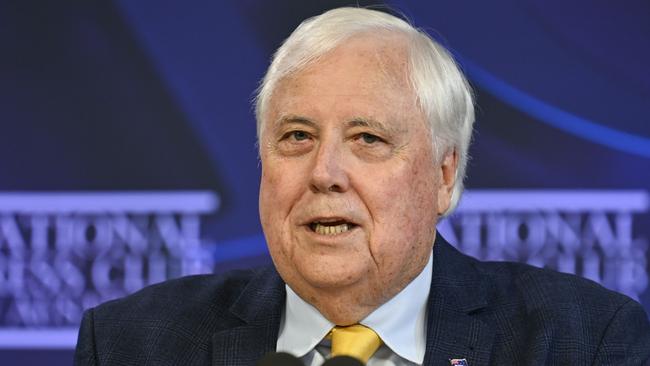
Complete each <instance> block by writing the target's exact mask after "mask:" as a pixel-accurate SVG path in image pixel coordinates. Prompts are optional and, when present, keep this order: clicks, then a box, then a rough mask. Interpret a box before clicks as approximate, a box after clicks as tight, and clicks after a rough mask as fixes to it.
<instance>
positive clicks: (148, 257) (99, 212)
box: [0, 192, 219, 345]
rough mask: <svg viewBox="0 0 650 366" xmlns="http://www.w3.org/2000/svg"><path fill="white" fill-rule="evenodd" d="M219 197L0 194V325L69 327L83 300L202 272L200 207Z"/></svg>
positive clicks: (205, 255)
mask: <svg viewBox="0 0 650 366" xmlns="http://www.w3.org/2000/svg"><path fill="white" fill-rule="evenodd" d="M218 206H219V198H218V196H217V195H216V194H215V193H212V192H122V193H120V192H110V193H109V192H105V193H101V192H100V193H2V194H0V330H1V329H2V328H5V329H7V328H9V329H11V332H12V334H13V335H14V337H13V338H16V332H17V331H19V330H20V329H34V328H36V327H38V328H41V329H52V328H66V327H70V328H74V329H76V327H77V326H78V324H79V322H80V319H81V315H82V312H83V310H84V309H86V308H89V307H92V306H95V305H97V304H99V303H102V302H104V301H107V300H111V299H114V298H117V297H121V296H125V295H128V294H130V293H132V292H135V291H137V290H139V289H140V288H142V287H144V286H147V285H150V284H154V283H157V282H161V281H164V280H167V279H170V278H174V277H180V276H184V275H190V274H198V273H210V272H211V271H212V269H213V263H212V253H211V251H207V250H205V249H204V248H203V247H202V246H201V217H202V215H208V214H212V213H214V212H215V211H216V210H217V209H218ZM4 336H7V334H0V344H1V343H3V341H4V340H3V339H4V338H3V337H4ZM5 338H6V337H5ZM10 338H11V337H10ZM18 338H20V337H18ZM73 344H74V343H72V345H73Z"/></svg>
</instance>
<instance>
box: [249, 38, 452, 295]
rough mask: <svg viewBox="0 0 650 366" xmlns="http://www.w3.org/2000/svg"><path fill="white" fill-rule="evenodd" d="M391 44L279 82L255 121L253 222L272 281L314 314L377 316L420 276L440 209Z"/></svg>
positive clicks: (446, 179)
mask: <svg viewBox="0 0 650 366" xmlns="http://www.w3.org/2000/svg"><path fill="white" fill-rule="evenodd" d="M399 40H400V39H399V38H397V37H389V38H383V39H380V38H371V37H368V36H366V37H357V38H353V39H352V40H350V41H348V42H346V43H345V44H344V45H343V46H340V47H338V48H336V49H334V50H333V51H331V52H329V53H328V54H326V55H325V56H324V57H322V58H321V59H319V60H318V61H316V62H315V63H313V64H311V65H309V66H308V67H306V68H304V69H302V70H301V71H299V72H297V73H295V74H293V75H291V76H289V77H287V78H285V79H283V80H282V81H281V82H280V83H279V85H278V86H277V88H276V90H275V92H274V94H273V96H272V97H271V99H270V102H269V108H268V110H267V111H266V113H265V115H264V116H263V119H264V124H265V125H264V128H263V132H262V135H261V137H260V154H261V160H262V181H261V187H260V217H261V222H262V226H263V228H264V233H265V235H266V239H267V243H268V246H269V251H270V253H271V256H272V258H273V261H274V263H275V266H276V267H277V269H278V271H279V273H280V274H281V276H282V278H283V279H284V280H285V281H286V282H287V283H288V284H289V286H291V288H292V289H293V290H294V291H296V292H297V293H298V294H299V295H300V296H301V297H302V298H303V299H305V300H306V301H308V302H311V303H312V304H314V305H316V306H317V307H318V303H319V298H318V297H319V296H323V295H324V294H330V295H340V294H346V296H348V297H349V298H350V301H351V303H359V304H364V305H369V306H371V307H372V306H375V307H376V306H378V305H380V304H381V303H383V302H385V301H386V300H388V299H389V298H390V297H392V296H394V295H395V294H396V293H397V292H399V291H400V290H401V289H402V288H404V287H405V286H406V284H408V283H409V282H410V281H411V280H412V279H413V278H414V277H415V276H417V274H419V272H420V271H421V270H422V268H423V267H424V265H425V264H426V262H427V260H428V258H429V254H430V251H431V247H432V245H433V241H434V238H435V224H436V220H437V216H438V214H439V213H442V212H444V210H445V209H446V208H447V207H448V205H449V200H450V195H451V186H452V185H453V173H454V172H453V171H452V170H453V169H455V159H454V158H453V155H448V156H447V158H442V159H437V158H436V157H435V156H434V153H433V148H432V144H431V138H430V133H429V132H428V128H427V127H426V123H425V120H424V116H423V114H422V112H421V111H420V109H419V108H418V107H417V105H416V98H415V96H414V92H413V90H412V89H411V87H410V86H409V84H408V82H407V71H406V68H407V66H406V50H405V48H404V47H403V46H401V44H400V42H399Z"/></svg>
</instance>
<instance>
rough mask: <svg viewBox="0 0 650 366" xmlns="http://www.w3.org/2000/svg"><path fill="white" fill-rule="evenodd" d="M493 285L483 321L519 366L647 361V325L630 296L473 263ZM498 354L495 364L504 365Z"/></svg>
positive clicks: (516, 267)
mask: <svg viewBox="0 0 650 366" xmlns="http://www.w3.org/2000/svg"><path fill="white" fill-rule="evenodd" d="M476 266H477V268H478V269H479V270H480V271H481V272H482V273H483V275H484V276H486V277H487V278H488V279H489V281H488V283H490V284H491V291H490V293H491V295H490V296H491V298H492V299H491V300H492V301H491V302H492V304H493V305H494V306H492V307H491V308H490V309H491V310H489V311H488V312H486V314H484V317H483V319H484V320H485V321H487V322H488V323H490V324H492V326H493V327H494V329H495V330H496V334H497V338H498V339H499V342H498V343H500V345H501V347H503V349H502V352H500V354H502V355H505V354H507V351H506V350H513V349H518V350H519V351H518V353H519V355H518V356H517V357H520V358H521V359H520V361H521V362H522V364H536V363H538V362H541V360H544V359H545V360H547V361H549V360H554V361H557V362H558V363H567V362H569V361H571V360H575V359H583V360H588V361H589V362H597V363H599V362H604V364H617V363H621V362H629V361H632V364H639V365H640V364H642V360H647V359H648V358H649V357H650V323H649V322H648V317H647V315H646V313H645V311H644V309H643V307H642V306H641V305H640V304H639V303H637V302H636V301H634V300H632V299H631V298H629V297H627V296H625V295H623V294H620V293H617V292H614V291H611V290H608V289H606V288H604V287H603V286H601V285H599V284H597V283H596V282H593V281H591V280H588V279H584V278H581V277H578V276H576V275H571V274H565V273H560V272H556V271H552V270H548V269H543V268H537V267H533V266H529V265H525V264H519V263H510V262H501V263H497V262H476ZM500 357H502V356H497V357H496V358H497V359H498V360H497V361H499V362H504V361H505V360H501V359H500Z"/></svg>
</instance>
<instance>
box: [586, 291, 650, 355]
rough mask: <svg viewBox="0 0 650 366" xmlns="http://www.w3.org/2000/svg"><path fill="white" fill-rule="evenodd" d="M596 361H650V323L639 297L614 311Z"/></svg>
mask: <svg viewBox="0 0 650 366" xmlns="http://www.w3.org/2000/svg"><path fill="white" fill-rule="evenodd" d="M593 364H594V365H650V323H649V322H648V316H647V315H646V313H645V311H644V310H643V308H642V307H641V305H640V304H639V303H637V302H636V301H633V300H630V301H628V302H626V303H625V304H623V305H622V306H621V307H620V308H619V309H618V310H617V311H616V313H615V314H614V316H613V317H612V319H611V321H610V322H609V325H608V326H607V329H606V330H605V332H604V334H603V337H602V339H601V341H600V345H599V346H598V351H597V353H596V358H595V359H594V362H593Z"/></svg>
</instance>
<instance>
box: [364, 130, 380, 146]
mask: <svg viewBox="0 0 650 366" xmlns="http://www.w3.org/2000/svg"><path fill="white" fill-rule="evenodd" d="M359 137H360V138H361V139H362V140H363V142H365V143H366V144H374V143H375V142H378V141H381V138H379V137H377V136H375V135H372V134H369V133H366V132H364V133H361V134H360V135H359Z"/></svg>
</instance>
